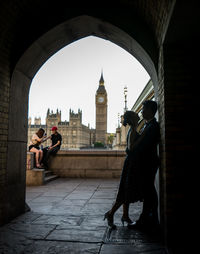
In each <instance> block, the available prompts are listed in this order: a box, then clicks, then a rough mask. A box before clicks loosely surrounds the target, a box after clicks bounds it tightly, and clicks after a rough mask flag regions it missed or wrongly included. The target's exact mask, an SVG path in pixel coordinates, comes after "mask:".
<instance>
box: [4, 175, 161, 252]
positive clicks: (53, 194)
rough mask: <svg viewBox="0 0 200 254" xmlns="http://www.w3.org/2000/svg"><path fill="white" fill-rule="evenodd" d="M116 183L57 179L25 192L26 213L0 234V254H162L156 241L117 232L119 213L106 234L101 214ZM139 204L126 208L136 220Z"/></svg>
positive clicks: (110, 200) (133, 232)
mask: <svg viewBox="0 0 200 254" xmlns="http://www.w3.org/2000/svg"><path fill="white" fill-rule="evenodd" d="M118 183H119V180H114V179H111V180H108V179H107V180H105V179H66V178H65V179H62V178H59V179H57V180H55V181H53V182H50V183H48V184H46V185H44V186H40V187H27V189H26V200H27V203H28V205H29V206H30V207H31V211H30V212H27V213H25V214H23V215H21V216H19V217H18V218H16V219H15V220H13V221H12V222H11V223H9V224H7V225H5V226H4V227H1V228H0V253H1V254H4V253H9V254H10V253H13V254H18V253H38V254H44V253H50V254H54V253H59V254H60V253H68V254H80V253H81V254H82V253H94V254H112V253H115V254H122V253H123V254H129V253H131V254H134V253H156V254H161V253H165V249H164V247H163V245H162V244H161V243H160V241H159V239H158V238H159V237H158V236H155V235H154V236H153V235H147V234H145V233H142V232H140V231H136V230H129V229H127V227H122V224H121V221H120V218H121V215H122V209H120V210H119V211H118V212H117V213H116V216H115V224H116V225H117V229H116V230H110V229H109V228H108V227H107V224H106V222H105V221H103V215H104V213H105V212H106V211H107V210H109V209H110V207H111V205H112V203H113V201H114V199H115V195H116V192H117V187H118ZM140 211H141V203H140V202H138V203H135V204H132V205H131V206H130V217H131V218H132V219H133V220H136V219H137V218H138V216H139V214H140Z"/></svg>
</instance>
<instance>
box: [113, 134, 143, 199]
mask: <svg viewBox="0 0 200 254" xmlns="http://www.w3.org/2000/svg"><path fill="white" fill-rule="evenodd" d="M130 134H131V130H129V132H128V134H127V148H126V153H127V155H126V158H125V161H124V165H123V169H122V173H121V177H120V184H119V189H118V194H117V198H116V201H117V202H122V203H134V202H137V201H142V200H143V186H144V184H143V177H142V174H141V170H140V165H141V161H140V156H139V154H137V153H136V152H133V151H131V150H130V149H129V145H128V143H129V141H130ZM134 135H135V137H134V141H136V140H137V138H139V136H140V135H139V134H138V133H137V132H136V133H134Z"/></svg>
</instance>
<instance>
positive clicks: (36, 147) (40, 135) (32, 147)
mask: <svg viewBox="0 0 200 254" xmlns="http://www.w3.org/2000/svg"><path fill="white" fill-rule="evenodd" d="M44 134H45V131H44V129H42V128H40V129H39V130H38V131H37V132H36V133H35V134H33V136H32V138H31V142H30V144H29V151H30V152H32V153H35V160H36V167H37V168H42V166H41V165H40V163H41V161H42V157H43V151H42V150H41V149H40V144H41V143H42V142H44V141H46V140H47V138H46V136H45V135H44Z"/></svg>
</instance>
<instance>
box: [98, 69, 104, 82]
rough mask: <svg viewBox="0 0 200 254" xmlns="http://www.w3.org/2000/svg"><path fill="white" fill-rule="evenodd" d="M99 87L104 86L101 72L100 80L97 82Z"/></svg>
mask: <svg viewBox="0 0 200 254" xmlns="http://www.w3.org/2000/svg"><path fill="white" fill-rule="evenodd" d="M99 85H100V86H104V78H103V70H102V71H101V77H100V80H99Z"/></svg>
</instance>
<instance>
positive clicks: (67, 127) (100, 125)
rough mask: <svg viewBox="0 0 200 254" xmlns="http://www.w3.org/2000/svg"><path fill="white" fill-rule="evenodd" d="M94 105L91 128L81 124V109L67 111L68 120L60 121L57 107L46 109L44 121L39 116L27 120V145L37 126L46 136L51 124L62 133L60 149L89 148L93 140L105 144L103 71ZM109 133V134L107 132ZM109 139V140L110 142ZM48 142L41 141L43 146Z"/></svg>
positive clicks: (105, 114) (105, 113)
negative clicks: (93, 121)
mask: <svg viewBox="0 0 200 254" xmlns="http://www.w3.org/2000/svg"><path fill="white" fill-rule="evenodd" d="M95 106H96V129H92V128H90V127H89V125H88V126H85V125H84V124H82V111H81V110H80V109H79V110H78V113H74V111H73V110H71V109H70V111H69V122H67V121H61V111H59V110H58V109H57V111H56V113H54V112H53V111H50V109H48V110H47V116H46V123H45V124H41V118H40V117H38V118H35V119H34V124H32V119H31V118H29V120H28V145H29V143H30V139H31V137H32V135H33V134H34V133H36V132H37V131H38V129H39V128H43V129H44V130H45V131H46V133H47V136H49V135H50V134H51V128H52V126H57V127H58V132H60V134H61V135H62V146H61V149H81V148H91V147H93V146H94V144H95V142H99V143H101V144H102V145H104V146H106V145H107V143H108V133H107V92H106V89H105V86H104V78H103V73H101V77H100V80H99V86H98V89H97V91H96V95H95ZM109 135H110V134H109ZM110 142H111V141H109V143H110ZM48 144H50V141H47V142H45V143H43V145H44V146H47V145H48Z"/></svg>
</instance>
